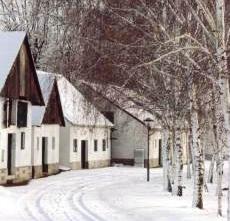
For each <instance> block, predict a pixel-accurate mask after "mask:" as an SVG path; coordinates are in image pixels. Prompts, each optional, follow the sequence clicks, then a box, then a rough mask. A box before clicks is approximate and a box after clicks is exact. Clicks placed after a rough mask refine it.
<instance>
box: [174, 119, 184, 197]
mask: <svg viewBox="0 0 230 221" xmlns="http://www.w3.org/2000/svg"><path fill="white" fill-rule="evenodd" d="M179 125H180V124H179V119H176V130H175V155H176V156H175V160H176V166H175V170H176V172H175V175H176V176H175V183H174V194H175V195H177V196H182V195H183V149H182V146H181V128H180V126H179Z"/></svg>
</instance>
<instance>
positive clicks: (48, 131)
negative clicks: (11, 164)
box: [32, 124, 60, 166]
mask: <svg viewBox="0 0 230 221" xmlns="http://www.w3.org/2000/svg"><path fill="white" fill-rule="evenodd" d="M42 137H47V138H48V155H47V156H48V161H47V164H57V163H59V137H60V127H59V125H44V124H42V125H41V127H35V126H33V137H32V152H33V161H32V164H33V165H34V166H40V165H42ZM52 137H54V138H55V148H54V149H53V148H52ZM37 138H39V141H38V139H37Z"/></svg>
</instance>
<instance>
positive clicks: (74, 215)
mask: <svg viewBox="0 0 230 221" xmlns="http://www.w3.org/2000/svg"><path fill="white" fill-rule="evenodd" d="M96 172H97V173H96V174H95V173H92V174H87V175H86V176H85V174H84V172H83V171H82V172H81V173H79V174H78V175H79V177H76V178H73V177H72V176H71V174H70V176H68V177H66V179H65V181H64V182H63V180H62V179H60V180H58V181H55V182H52V183H50V184H48V185H44V184H42V187H41V188H37V189H35V190H33V191H30V192H29V193H27V194H26V195H25V196H24V197H23V198H22V200H21V202H23V201H24V207H23V208H22V212H23V213H24V217H25V215H26V216H27V217H29V218H31V220H33V221H52V220H55V221H59V220H60V221H106V220H104V219H103V218H102V217H100V216H99V215H98V214H97V213H95V212H93V211H91V210H90V209H89V208H88V207H87V205H86V204H85V202H84V197H85V196H86V195H87V194H88V193H90V191H91V190H93V191H94V190H97V189H101V188H103V187H105V186H110V185H115V181H120V178H119V176H116V178H114V177H113V176H111V175H110V173H109V170H108V171H106V173H101V171H96ZM68 175H69V174H68ZM82 175H83V176H82ZM119 175H121V174H120V173H119ZM45 179H46V178H45ZM118 183H119V182H118ZM73 186H74V188H73ZM76 186H77V187H76Z"/></svg>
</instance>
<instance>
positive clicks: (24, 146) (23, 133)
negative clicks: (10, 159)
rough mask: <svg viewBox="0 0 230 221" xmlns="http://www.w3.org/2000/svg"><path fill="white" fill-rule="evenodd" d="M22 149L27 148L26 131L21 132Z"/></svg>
mask: <svg viewBox="0 0 230 221" xmlns="http://www.w3.org/2000/svg"><path fill="white" fill-rule="evenodd" d="M20 147H21V150H25V148H26V133H25V132H21V146H20Z"/></svg>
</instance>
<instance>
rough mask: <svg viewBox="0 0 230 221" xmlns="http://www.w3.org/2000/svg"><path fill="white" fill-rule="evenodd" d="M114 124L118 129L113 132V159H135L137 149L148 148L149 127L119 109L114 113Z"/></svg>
mask: <svg viewBox="0 0 230 221" xmlns="http://www.w3.org/2000/svg"><path fill="white" fill-rule="evenodd" d="M114 125H115V129H116V130H115V131H114V132H113V133H112V137H113V138H115V139H114V140H112V158H113V159H133V158H134V150H135V149H146V148H147V141H148V133H147V128H146V127H145V126H144V125H143V124H142V123H141V122H139V121H138V120H136V119H134V118H133V117H131V116H130V115H128V114H127V113H125V112H124V111H122V110H120V109H117V110H116V111H115V113H114ZM146 157H147V151H145V158H146Z"/></svg>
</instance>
